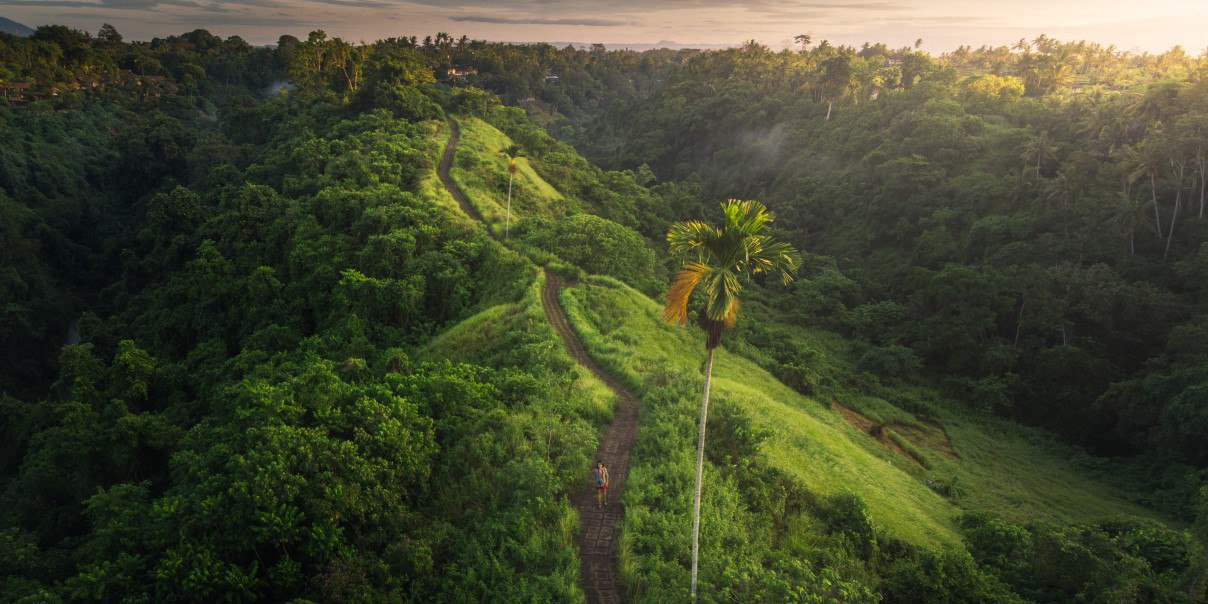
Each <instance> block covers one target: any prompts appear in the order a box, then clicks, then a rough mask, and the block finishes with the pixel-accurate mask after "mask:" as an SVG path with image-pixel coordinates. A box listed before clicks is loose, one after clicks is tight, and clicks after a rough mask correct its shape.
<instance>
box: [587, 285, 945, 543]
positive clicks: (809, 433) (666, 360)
mask: <svg viewBox="0 0 1208 604" xmlns="http://www.w3.org/2000/svg"><path fill="white" fill-rule="evenodd" d="M563 303H564V304H565V305H566V308H567V313H568V314H569V315H570V316H571V318H572V320H573V322H574V326H575V329H576V330H578V331H579V333H580V335H581V336H582V338H583V340H584V344H585V345H586V346H587V348H588V349H589V351H590V352H591V354H592V355H593V356H594V357H596V358H597V359H599V360H600V361H601V362H603V363H606V364H607V366H608V367H609V368H610V369H611V370H612V371H614V372H616V373H617V375H618V376H621V377H622V378H623V379H625V380H626V381H628V382H630V383H631V384H632V385H634V386H635V387H637V388H639V389H640V390H645V389H646V388H647V386H648V385H647V384H645V383H644V376H646V375H649V374H653V373H656V369H661V368H662V366H663V365H671V366H675V367H687V368H692V369H696V370H697V371H699V368H700V367H701V365H702V364H703V362H704V348H703V346H701V342H703V340H701V339H700V338H699V337H697V336H698V334H696V333H694V331H693V330H685V329H678V328H675V327H673V326H670V325H667V324H666V323H664V322H663V321H661V320H660V319H659V317H658V310H659V308H658V306H657V304H656V303H654V302H653V301H651V300H650V299H649V298H647V297H645V296H643V295H642V294H640V293H638V292H636V291H633V290H631V289H628V288H626V287H624V286H621V285H619V284H617V283H616V282H606V281H603V280H597V281H594V282H593V284H592V285H589V286H583V287H579V288H576V289H573V290H567V291H566V292H565V293H564V294H563ZM713 388H714V391H715V392H716V393H717V395H719V396H721V397H727V398H730V399H732V400H736V401H741V403H742V404H743V406H744V407H745V408H746V409H747V410H748V412H750V413H751V414H752V416H753V418H754V419H755V420H756V422H757V424H758V425H759V426H761V427H763V428H766V429H768V430H770V431H771V433H772V436H771V438H769V439H768V441H767V442H766V443H765V445H764V446H765V449H764V452H765V453H766V454H767V455H768V457H769V459H770V460H771V461H772V462H773V464H774V465H775V466H776V467H778V468H779V469H782V470H784V471H785V472H787V473H788V474H790V475H791V476H794V477H796V478H797V479H799V480H800V481H801V482H802V483H803V484H804V485H805V486H806V487H807V488H808V489H809V490H810V491H811V492H813V493H815V494H818V495H830V494H834V493H839V492H843V491H850V492H853V493H855V494H857V495H859V496H861V497H862V498H864V500H865V501H866V502H867V503H868V505H869V509H870V512H871V514H872V517H873V520H874V521H875V522H876V523H877V524H878V525H879V526H882V527H884V528H885V529H886V530H887V531H888V532H890V533H891V534H894V535H896V536H899V537H901V538H903V539H907V540H908V541H911V542H913V543H916V544H922V545H932V546H939V545H949V546H957V545H959V544H960V536H959V534H958V531H957V528H956V516H957V513H958V510H957V509H956V508H955V507H954V506H953V505H952V504H950V503H949V502H948V501H947V500H945V499H944V498H943V497H941V496H939V495H937V494H936V493H934V492H932V491H931V490H930V489H928V488H927V487H926V486H924V485H923V484H922V483H921V482H919V481H918V480H916V479H915V478H914V477H913V476H911V475H909V474H908V473H906V472H904V471H903V470H902V469H900V468H899V467H897V466H896V465H895V464H894V463H893V462H892V461H891V460H890V459H889V457H890V456H891V454H890V453H888V452H880V451H878V450H877V449H875V448H870V447H866V446H865V445H864V444H863V443H862V441H863V440H864V439H866V437H865V436H864V435H863V434H861V433H860V432H859V431H857V430H856V429H855V428H853V427H852V426H851V425H849V424H847V423H846V422H844V421H843V419H842V418H841V417H840V416H839V415H838V414H836V413H834V412H832V411H830V410H829V409H828V408H826V407H825V406H824V405H822V404H821V403H819V402H818V401H815V400H813V399H809V398H806V397H804V396H802V395H800V394H798V393H796V392H794V391H792V390H790V389H789V388H787V387H786V386H784V385H783V384H781V383H780V382H778V381H776V379H775V378H773V377H772V376H771V375H770V374H768V373H767V372H766V371H764V370H763V369H761V368H759V367H758V366H756V365H755V364H754V363H752V362H751V361H749V360H747V359H745V358H743V357H740V356H737V355H733V354H730V353H729V352H727V351H726V350H724V349H721V350H719V351H718V354H717V357H716V360H715V362H714V375H713ZM643 428H645V425H644V424H643Z"/></svg>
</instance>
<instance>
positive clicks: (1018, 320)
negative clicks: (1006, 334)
mask: <svg viewBox="0 0 1208 604" xmlns="http://www.w3.org/2000/svg"><path fill="white" fill-rule="evenodd" d="M1027 307H1028V292H1027V290H1024V292H1023V300H1022V301H1020V303H1019V316H1018V317H1015V344H1014V346H1015V347H1016V348H1019V332H1020V331H1022V330H1023V309H1025V308H1027Z"/></svg>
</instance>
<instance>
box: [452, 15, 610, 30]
mask: <svg viewBox="0 0 1208 604" xmlns="http://www.w3.org/2000/svg"><path fill="white" fill-rule="evenodd" d="M449 18H450V19H452V20H453V21H461V22H468V23H502V24H507V25H585V26H588V27H620V26H622V25H633V22H632V21H613V20H611V19H542V18H526V17H486V16H481V15H457V16H454V17H449Z"/></svg>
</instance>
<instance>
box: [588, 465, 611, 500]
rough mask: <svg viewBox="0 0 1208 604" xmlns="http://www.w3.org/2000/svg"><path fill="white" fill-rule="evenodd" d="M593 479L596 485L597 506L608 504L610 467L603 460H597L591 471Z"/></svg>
mask: <svg viewBox="0 0 1208 604" xmlns="http://www.w3.org/2000/svg"><path fill="white" fill-rule="evenodd" d="M591 480H592V482H594V483H595V485H596V507H598V508H602V507H604V506H606V505H608V468H605V467H604V462H603V461H596V468H595V469H594V470H592V471H591Z"/></svg>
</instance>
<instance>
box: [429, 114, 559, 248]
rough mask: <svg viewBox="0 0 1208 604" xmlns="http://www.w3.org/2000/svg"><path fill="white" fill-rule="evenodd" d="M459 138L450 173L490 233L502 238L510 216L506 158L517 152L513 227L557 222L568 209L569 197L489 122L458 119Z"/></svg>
mask: <svg viewBox="0 0 1208 604" xmlns="http://www.w3.org/2000/svg"><path fill="white" fill-rule="evenodd" d="M458 124H459V126H460V127H461V140H460V141H459V142H458V145H457V156H456V160H455V161H454V163H453V169H452V170H450V175H451V176H452V177H453V180H454V182H456V183H457V185H458V186H459V187H461V190H462V191H463V192H465V194H466V197H467V198H468V199H469V201H470V203H471V204H472V205H473V206H474V209H475V210H477V211H478V214H479V215H480V216H482V219H483V221H484V222H486V223H487V224H488V225H489V226H490V227H491V229H492V231H498V234H499V235H502V234H503V227H504V222H505V220H506V215H507V194H508V156H507V154H506V152H507V151H509V150H510V151H512V152H513V153H518V155H517V156H516V157H515V160H516V175H515V177H514V178H513V179H512V226H515V225H516V222H517V221H519V220H522V219H524V218H527V217H530V216H546V217H552V218H558V217H561V216H563V215H565V214H566V213H567V212H568V210H569V207H568V204H567V200H566V198H565V197H564V196H563V195H562V194H561V193H559V192H558V191H557V190H556V189H554V187H553V186H551V185H550V184H549V183H548V182H546V181H545V179H544V178H542V177H541V176H540V175H539V174H537V172H536V171H534V170H533V167H532V165H531V164H530V163H529V160H528V158H526V157H524V149H523V148H522V147H514V146H513V145H514V144H513V142H512V140H511V139H509V138H508V136H507V135H506V134H504V133H503V132H500V131H499V130H497V129H495V128H494V127H492V126H491V125H489V124H487V123H486V122H484V121H482V120H480V119H478V118H475V117H466V118H461V119H459V120H458Z"/></svg>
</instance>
